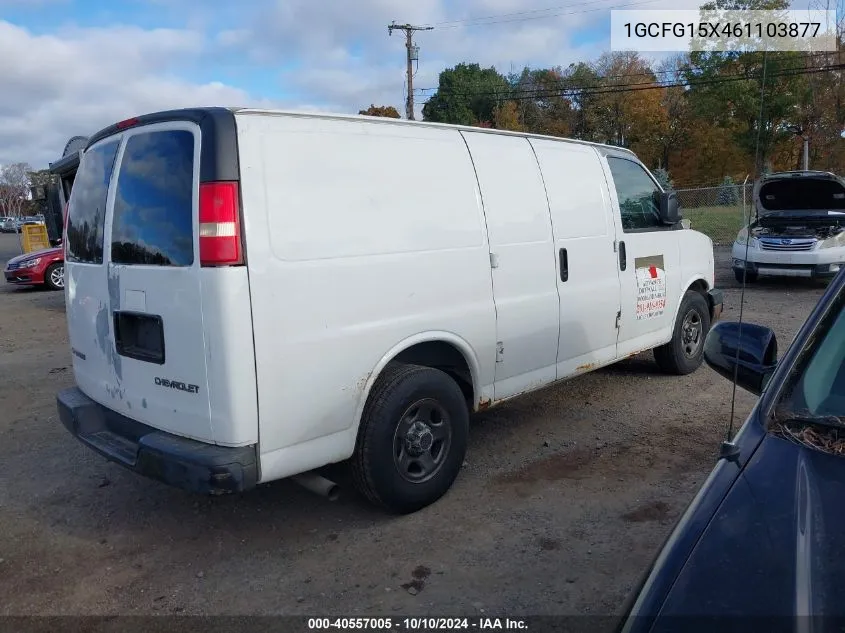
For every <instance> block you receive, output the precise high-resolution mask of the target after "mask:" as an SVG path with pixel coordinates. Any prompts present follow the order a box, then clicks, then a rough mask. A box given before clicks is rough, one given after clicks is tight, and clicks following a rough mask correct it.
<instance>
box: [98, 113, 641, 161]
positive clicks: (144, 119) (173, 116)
mask: <svg viewBox="0 0 845 633" xmlns="http://www.w3.org/2000/svg"><path fill="white" fill-rule="evenodd" d="M226 111H228V112H230V113H239V114H257V115H269V116H289V117H300V118H313V119H331V120H343V121H360V120H364V121H371V122H374V123H380V124H384V125H420V126H425V127H434V128H442V129H449V130H454V129H457V130H463V131H468V132H484V133H489V134H501V135H507V136H521V137H525V138H537V139H549V140H553V141H563V142H567V143H577V144H579V145H589V146H591V147H600V148H603V149H606V150H609V151H613V152H619V153H625V154H630V155H631V156H633V157H635V158H636V154H634V152H632V151H631V150H630V149H627V148H625V147H617V146H615V145H608V144H605V143H593V142H591V141H582V140H579V139H573V138H566V137H560V136H549V135H546V134H533V133H529V132H514V131H511V130H497V129H493V128H482V127H473V126H469V125H453V124H451V123H433V122H431V121H409V120H407V119H393V118H390V117H375V116H366V115H363V114H340V113H331V112H307V111H298V110H284V109H269V108H267V109H265V108H240V107H228V108H224V107H208V108H182V109H177V110H165V111H160V112H151V113H149V114H146V115H143V116H139V117H133V118H132V119H127V121H134V120H136V119H137V120H138V124H140V125H143V124H146V123H154V122H159V121H168V120H178V119H189V120H193V121H197V122H199V120H201V119H203V118H205V116H204V115H210V116H211V117H212V118H214V117H215V116H219V115H220V114H222V113H223V112H226ZM125 127H126V126H125V125H123V124H122V123H115V124H114V125H110V126H108V127H106V128H103V129H102V130H100V131H99V132H97V133H96V134H94V135H93V136H91V137H90V139H89V140H88V143H87V146H86V149H87V148H88V147H90V146H91V145H93V144H94V143H96V142H97V141H100V140H102V139H103V138H105V137H107V136H111V135H112V134H115V133H117V132H120V131H122V130H123V129H124V128H125Z"/></svg>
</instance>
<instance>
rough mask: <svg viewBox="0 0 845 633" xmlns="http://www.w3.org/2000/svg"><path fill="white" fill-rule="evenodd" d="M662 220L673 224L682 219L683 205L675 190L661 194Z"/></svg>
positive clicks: (664, 222)
mask: <svg viewBox="0 0 845 633" xmlns="http://www.w3.org/2000/svg"><path fill="white" fill-rule="evenodd" d="M659 206H660V221H661V222H663V224H668V225H670V226H671V225H673V224H677V223H678V222H680V221H681V205H680V203H678V196H677V194H676V193H675V192H674V191H664V192H663V193H661V194H660V203H659Z"/></svg>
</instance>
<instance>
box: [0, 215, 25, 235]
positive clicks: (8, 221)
mask: <svg viewBox="0 0 845 633" xmlns="http://www.w3.org/2000/svg"><path fill="white" fill-rule="evenodd" d="M20 226H21V220H20V218H4V219H3V220H2V221H0V233H20Z"/></svg>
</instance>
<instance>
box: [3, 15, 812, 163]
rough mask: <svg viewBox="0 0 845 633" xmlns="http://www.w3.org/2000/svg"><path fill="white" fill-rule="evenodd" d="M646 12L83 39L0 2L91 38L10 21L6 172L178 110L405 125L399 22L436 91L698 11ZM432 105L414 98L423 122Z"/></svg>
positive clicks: (213, 18) (326, 23)
mask: <svg viewBox="0 0 845 633" xmlns="http://www.w3.org/2000/svg"><path fill="white" fill-rule="evenodd" d="M645 1H646V0H563V1H562V2H561V3H560V6H558V7H556V8H554V9H549V8H548V7H549V5H554V4H555V2H554V1H552V0H417V1H416V2H414V3H398V2H396V0H357V1H356V2H355V3H354V8H350V4H349V2H348V0H320V1H315V0H252V1H251V2H249V3H241V4H238V3H224V2H207V3H197V2H187V1H186V0H135V1H134V2H132V3H129V5H127V6H125V7H123V8H121V11H127V13H120V15H126V16H129V15H132V16H134V17H135V18H137V19H138V20H141V21H142V22H143V23H144V24H146V25H151V26H156V25H158V26H165V25H169V26H171V27H172V26H174V25H178V28H141V27H139V26H126V25H119V24H118V25H111V26H102V25H100V26H97V27H93V26H90V25H89V26H85V23H86V22H85V20H86V14H85V10H84V3H83V2H82V1H81V0H76V3H75V4H73V0H0V6H4V7H5V6H13V7H14V10H17V11H20V9H21V7H24V6H32V7H39V6H42V7H43V6H46V4H47V3H54V5H55V6H63V7H64V8H65V9H69V10H71V13H67V14H66V15H68V16H70V17H68V19H73V20H74V21H75V22H77V23H79V24H81V25H82V26H72V27H71V26H67V25H65V26H60V27H54V26H53V24H52V23H51V22H50V20H51V19H52V18H50V17H47V15H48V13H47V12H45V11H43V10H41V11H39V10H38V9H34V10H33V11H30V12H27V15H28V16H29V17H28V18H27V20H29V21H28V22H27V24H30V25H36V26H37V27H38V28H37V29H35V28H26V27H24V26H21V25H20V24H12V23H10V22H4V21H2V20H0V59H2V60H3V62H2V63H0V94H2V95H3V98H2V99H0V163H3V162H13V161H18V160H26V161H29V162H31V163H32V164H33V165H34V166H40V167H43V166H46V164H47V163H48V161H52V160H55V159H57V158H58V157H59V153H60V152H61V149H62V148H63V147H64V144H65V142H66V141H67V139H68V138H70V137H71V136H73V135H76V134H82V135H89V134H92V133H94V132H96V131H97V130H98V129H100V128H102V127H104V126H106V125H109V124H111V123H113V122H114V121H118V120H121V119H123V118H127V117H129V116H132V115H134V114H138V113H143V112H149V111H153V110H160V109H165V108H172V107H181V106H190V105H245V106H281V107H286V108H291V109H297V110H331V111H339V112H357V111H358V110H359V109H361V108H366V107H367V106H369V105H370V104H371V103H374V104H376V105H393V106H395V107H397V108H398V109H399V110H400V111H404V94H405V38H404V34H403V33H402V32H396V31H394V33H393V35H392V36H388V28H387V27H388V24H390V23H391V22H393V21H394V20H395V21H396V22H397V23H398V24H402V23H406V22H407V23H411V24H417V25H434V26H435V28H434V30H431V31H424V32H420V33H417V34H416V35H415V43H416V44H417V45H419V47H420V59H419V65H418V66H417V67H416V75H415V76H414V85H415V87H416V88H418V89H419V88H435V87H436V86H437V79H438V75H439V73H440V72H441V71H442V70H443V69H445V68H448V67H452V66H454V65H455V64H458V63H460V62H478V63H479V64H481V65H482V66H485V67H486V66H495V67H496V68H497V69H498V70H499V71H501V72H508V71H510V70H514V71H520V70H521V69H522V68H523V67H524V66H526V65H527V66H531V67H534V68H539V67H549V66H557V65H559V66H564V67H565V66H567V65H569V64H570V63H573V62H578V61H592V60H594V59H596V58H597V57H598V56H599V55H600V54H601V53H602V52H604V51H607V50H609V48H610V42H609V27H610V16H609V10H610V9H611V8H612V7H617V8H625V7H626V6H630V7H631V8H638V9H660V8H667V7H670V6H671V8H673V9H677V8H696V7H697V6H698V5H699V0H671V2H670V0H654V2H648V3H647V4H642V3H643V2H645ZM814 1H815V0H796V2H795V3H793V4H794V5H796V7H797V5H802V6H803V5H806V4H808V3H811V2H814ZM32 2H35V3H36V4H31V3H32ZM633 3H636V7H633V6H631V5H632V4H633ZM113 13H114V12H112V14H113ZM20 19H23V18H20ZM90 19H91V20H94V21H96V20H97V19H101V18H97V17H96V16H92V17H90ZM186 25H187V26H186ZM646 56H647V57H649V58H652V59H655V60H657V59H660V58H661V57H665V55H646ZM430 94H431V92H424V91H420V92H419V93H418V94H417V95H416V101H417V114H418V116H419V114H420V108H421V105H422V103H423V102H424V100H425V98H426V97H427V96H428V95H430ZM302 104H307V105H302Z"/></svg>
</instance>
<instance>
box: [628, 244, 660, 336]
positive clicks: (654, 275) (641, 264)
mask: <svg viewBox="0 0 845 633" xmlns="http://www.w3.org/2000/svg"><path fill="white" fill-rule="evenodd" d="M634 266H635V267H636V271H635V272H636V276H637V310H636V315H637V321H642V320H644V319H653V318H656V317H659V316H662V315H663V313H664V311H665V310H666V271H665V270H663V256H662V255H657V256H655V257H642V258H637V259H636V260H635V261H634Z"/></svg>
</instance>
